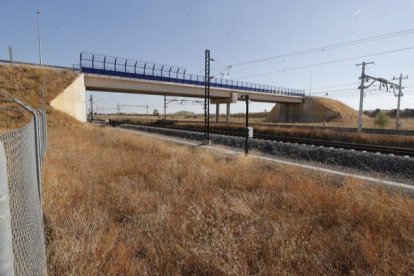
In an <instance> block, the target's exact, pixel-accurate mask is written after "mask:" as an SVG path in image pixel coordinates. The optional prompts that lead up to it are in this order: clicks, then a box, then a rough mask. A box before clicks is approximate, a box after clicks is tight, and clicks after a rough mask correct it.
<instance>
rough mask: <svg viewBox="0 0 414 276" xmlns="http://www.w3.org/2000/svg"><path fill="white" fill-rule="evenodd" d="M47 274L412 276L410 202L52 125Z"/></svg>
mask: <svg viewBox="0 0 414 276" xmlns="http://www.w3.org/2000/svg"><path fill="white" fill-rule="evenodd" d="M48 122H49V148H48V151H47V154H46V159H45V161H44V171H43V205H44V215H45V226H46V236H47V254H48V270H49V274H50V275H143V274H144V275H145V274H147V275H149V274H150V275H153V274H155V275H157V274H158V275H165V274H167V275H171V274H186V275H193V274H204V275H213V274H214V275H240V274H241V275H246V274H260V275H274V274H331V275H334V274H335V275H336V274H413V273H414V263H413V260H414V259H413V257H414V213H413V212H412V210H413V208H414V201H413V200H412V198H410V197H407V196H404V195H400V194H394V195H393V194H390V193H388V192H385V191H383V190H381V189H379V188H372V187H368V186H364V185H363V183H356V182H354V181H353V180H351V179H348V178H344V179H333V178H330V177H327V176H323V175H317V174H312V173H309V172H305V171H302V170H299V169H295V168H292V167H286V166H284V167H282V166H277V165H274V164H269V163H264V162H259V161H257V160H254V159H250V158H245V157H231V156H227V155H223V154H213V153H211V152H207V151H204V150H202V149H199V148H187V147H182V146H177V145H173V144H168V143H164V142H160V141H154V140H151V139H150V138H145V137H142V136H136V135H133V134H130V133H121V132H118V131H116V130H113V129H106V128H98V127H93V126H88V125H84V124H80V123H77V122H75V121H74V120H73V119H71V118H70V117H68V116H66V115H64V114H62V113H60V112H57V111H52V112H50V116H49V121H48Z"/></svg>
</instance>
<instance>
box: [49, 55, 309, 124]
mask: <svg viewBox="0 0 414 276" xmlns="http://www.w3.org/2000/svg"><path fill="white" fill-rule="evenodd" d="M79 69H80V72H81V74H80V75H79V76H78V77H77V79H76V80H75V81H74V82H73V83H72V84H71V85H70V86H68V87H67V88H66V89H65V90H64V91H63V93H61V94H60V95H59V96H58V97H56V98H55V99H54V100H53V101H52V102H51V105H52V106H53V107H54V108H56V109H58V110H61V111H63V112H65V113H68V114H69V115H71V116H73V117H75V118H76V119H78V120H79V121H81V122H85V121H86V103H85V92H86V90H88V91H99V92H112V93H113V92H115V93H116V92H118V93H131V94H147V95H162V96H179V97H191V98H204V76H200V75H194V74H189V73H187V70H186V69H185V68H181V67H175V66H167V65H162V64H155V63H150V62H143V61H136V60H131V59H125V58H118V57H110V56H104V55H98V54H91V53H81V54H80V60H79ZM246 95H249V98H250V100H251V101H253V102H266V103H283V104H289V105H291V104H302V103H303V102H304V99H305V93H304V91H303V90H299V89H292V88H285V87H278V86H270V85H263V84H257V83H249V82H241V81H235V80H229V79H221V78H212V79H211V81H210V102H211V103H212V104H216V112H217V114H218V111H219V105H220V104H226V105H227V108H226V109H227V120H228V116H229V114H230V104H231V103H236V102H237V101H238V100H243V99H244V97H245V96H246ZM217 118H218V116H217Z"/></svg>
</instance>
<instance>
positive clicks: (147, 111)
mask: <svg viewBox="0 0 414 276" xmlns="http://www.w3.org/2000/svg"><path fill="white" fill-rule="evenodd" d="M146 107H147V116H148V108H149V106H148V104H147V105H146Z"/></svg>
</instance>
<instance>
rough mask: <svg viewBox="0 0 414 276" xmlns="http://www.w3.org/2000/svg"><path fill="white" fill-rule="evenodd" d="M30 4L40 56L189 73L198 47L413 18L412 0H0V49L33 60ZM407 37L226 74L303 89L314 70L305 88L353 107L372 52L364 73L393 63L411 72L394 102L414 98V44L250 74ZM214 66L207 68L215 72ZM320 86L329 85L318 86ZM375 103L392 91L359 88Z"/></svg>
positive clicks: (310, 37) (130, 99)
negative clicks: (101, 57) (113, 59)
mask: <svg viewBox="0 0 414 276" xmlns="http://www.w3.org/2000/svg"><path fill="white" fill-rule="evenodd" d="M37 10H39V11H40V13H41V15H40V16H41V17H40V18H41V28H42V33H41V37H42V44H43V47H42V48H43V62H44V63H46V64H55V65H64V66H71V65H72V64H74V63H76V62H77V60H78V56H79V53H80V52H81V51H90V52H96V53H102V54H108V55H113V56H121V57H129V58H135V59H140V60H146V61H153V62H159V63H165V64H172V65H179V66H183V67H186V68H187V70H188V72H193V73H201V72H202V70H203V62H204V50H205V49H206V48H208V49H210V50H211V53H212V57H213V58H215V59H216V60H218V61H220V62H222V63H225V64H235V63H238V62H243V61H248V60H253V59H258V58H264V57H269V56H276V55H280V54H286V53H290V52H293V51H300V50H306V49H309V48H314V47H319V46H324V45H329V44H335V43H340V42H347V41H352V40H356V39H360V38H365V37H371V36H375V35H380V34H386V33H390V32H396V31H400V30H405V29H410V28H414V20H413V15H414V1H412V0H396V1H389V0H364V1H361V0H359V1H358V0H349V1H340V0H318V1H316V0H314V1H312V0H297V1H278V0H260V1H253V0H221V1H218V0H217V1H216V0H214V1H196V0H193V1H190V0H187V1H186V0H177V1H173V0H164V1H161V0H151V1H149V0H141V1H133V0H119V1H109V0H100V1H98V0H90V1H86V0H83V1H80V0H71V1H63V0H54V1H52V0H38V1H32V0H13V1H12V0H3V1H1V3H0V26H1V29H0V30H1V31H0V38H1V39H0V58H1V59H7V58H8V46H9V45H11V46H12V47H13V51H14V58H15V60H22V61H30V62H38V52H37V51H38V49H37V23H36V11H37ZM412 46H414V34H410V35H406V36H401V37H396V38H391V39H386V40H379V41H375V42H370V43H365V44H361V45H356V46H349V47H344V48H340V49H335V50H329V51H321V52H319V53H316V54H311V55H302V56H294V57H290V58H285V59H278V60H273V61H268V62H262V63H255V64H250V65H246V66H239V67H237V66H235V67H234V68H232V69H230V71H229V78H232V79H240V80H243V81H254V82H260V83H265V84H274V85H279V86H288V87H293V88H300V89H306V90H309V87H310V75H311V74H312V92H313V94H317V93H319V94H325V93H328V96H330V97H333V98H336V99H340V100H342V101H344V102H345V103H347V104H349V105H351V106H352V107H354V108H357V106H358V91H357V89H356V88H357V86H358V76H359V74H360V68H358V67H356V66H355V64H356V63H360V62H362V61H375V63H376V65H371V66H369V68H368V70H367V73H369V74H372V75H374V76H378V77H384V78H391V77H392V76H396V75H399V73H404V74H407V75H408V76H409V79H408V80H406V81H405V82H404V84H405V85H406V86H407V88H406V95H405V96H404V97H403V99H402V108H414V49H413V50H408V51H403V52H397V53H393V54H387V55H380V56H373V57H369V58H361V59H355V60H351V61H347V62H340V63H335V64H331V65H326V66H318V67H312V68H307V69H301V70H294V71H286V72H279V73H275V74H268V75H262V76H257V77H252V78H248V77H249V76H251V75H255V74H259V73H266V72H274V71H278V70H283V69H289V68H293V67H301V66H306V65H309V64H315V63H321V62H322V63H323V62H327V61H332V60H337V59H343V58H350V57H357V56H362V55H369V54H373V53H378V52H383V51H389V50H394V49H401V48H407V47H412ZM217 66H219V65H215V64H212V67H217ZM219 71H220V69H218V70H215V71H213V73H214V74H215V75H217V74H219ZM337 85H342V86H337ZM326 86H330V87H329V88H321V87H326ZM331 86H334V87H331ZM307 92H308V91H307ZM94 94H95V95H96V98H97V99H99V100H100V103H99V104H98V103H97V104H98V107H99V108H106V111H109V110H110V109H111V108H112V110H114V108H115V106H116V103H117V102H118V103H120V104H137V105H138V104H146V103H148V104H149V105H150V107H151V108H150V109H151V110H152V109H153V108H157V109H159V110H161V109H162V97H154V96H135V95H124V94H103V93H94ZM374 94H375V95H374ZM410 94H411V95H410ZM377 107H379V108H383V109H391V108H395V107H396V98H395V97H394V96H393V95H392V94H387V93H383V94H380V95H378V94H377V92H369V93H367V96H366V97H365V108H366V109H374V108H377ZM271 108H272V105H269V104H257V103H254V104H253V105H252V110H253V111H263V110H264V109H267V110H269V109H271ZM181 109H185V110H193V111H198V112H201V106H198V105H191V104H188V105H183V106H180V105H170V106H169V109H168V111H170V112H173V111H177V110H181ZM212 110H213V111H214V107H213V108H212ZM130 111H131V110H130ZM137 111H140V112H143V111H144V110H143V109H141V110H137ZM222 111H224V107H223V108H222ZM233 111H244V106H243V105H242V104H238V105H235V106H233Z"/></svg>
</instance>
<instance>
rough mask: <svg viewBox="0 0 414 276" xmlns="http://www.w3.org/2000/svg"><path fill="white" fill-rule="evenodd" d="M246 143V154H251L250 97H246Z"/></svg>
mask: <svg viewBox="0 0 414 276" xmlns="http://www.w3.org/2000/svg"><path fill="white" fill-rule="evenodd" d="M245 97H246V142H245V145H244V154H245V155H247V154H248V153H249V135H250V133H249V101H250V100H249V95H246V96H245Z"/></svg>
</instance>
